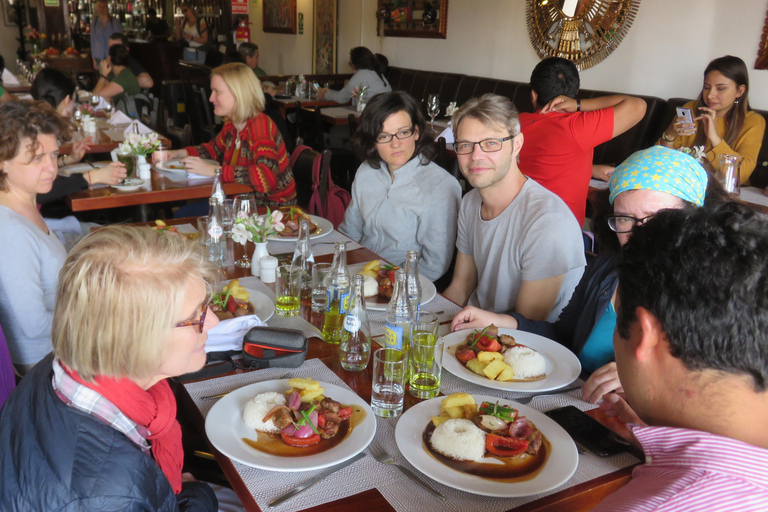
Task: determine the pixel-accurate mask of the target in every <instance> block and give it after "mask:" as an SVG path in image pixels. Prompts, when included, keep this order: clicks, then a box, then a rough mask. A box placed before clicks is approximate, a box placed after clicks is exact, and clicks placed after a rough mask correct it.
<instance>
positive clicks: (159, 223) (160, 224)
mask: <svg viewBox="0 0 768 512" xmlns="http://www.w3.org/2000/svg"><path fill="white" fill-rule="evenodd" d="M155 224H156V225H158V226H160V227H161V228H162V227H165V225H166V224H165V222H163V221H162V220H160V219H157V220H156V221H155Z"/></svg>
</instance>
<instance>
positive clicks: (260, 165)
mask: <svg viewBox="0 0 768 512" xmlns="http://www.w3.org/2000/svg"><path fill="white" fill-rule="evenodd" d="M236 138H237V129H236V128H235V125H234V124H232V123H231V122H228V123H226V124H225V125H224V128H222V129H221V132H219V134H218V135H217V136H216V138H215V139H214V140H212V141H211V142H206V143H205V144H202V145H200V146H191V147H188V148H185V149H186V150H187V154H188V155H189V156H199V157H201V158H209V159H211V160H216V161H217V162H219V163H220V164H222V165H221V177H222V179H223V180H224V182H225V183H232V182H237V183H243V184H246V185H251V186H252V187H253V190H254V195H255V196H256V201H257V202H258V203H259V204H260V205H263V206H269V207H278V206H282V205H287V204H296V182H295V181H294V179H293V172H292V171H291V168H290V167H289V165H288V151H286V149H285V143H284V142H283V137H282V135H280V131H279V130H278V129H277V126H276V125H275V123H274V122H273V121H272V120H271V119H270V118H269V117H268V116H267V115H266V114H264V113H260V114H258V115H257V116H254V117H252V118H250V119H249V120H248V122H247V123H246V124H245V127H244V128H243V129H242V131H241V132H240V153H239V155H237V160H236V161H235V162H233V161H232V159H233V157H234V156H235V153H236V152H237V149H236V146H235V141H236Z"/></svg>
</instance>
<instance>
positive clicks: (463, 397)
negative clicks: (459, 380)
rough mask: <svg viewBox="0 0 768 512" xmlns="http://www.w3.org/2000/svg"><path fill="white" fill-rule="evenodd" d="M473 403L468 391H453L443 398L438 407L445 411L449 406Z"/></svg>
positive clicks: (473, 400)
mask: <svg viewBox="0 0 768 512" xmlns="http://www.w3.org/2000/svg"><path fill="white" fill-rule="evenodd" d="M473 403H475V399H474V398H472V395H470V394H469V393H453V394H450V395H448V396H447V397H445V398H443V401H442V402H441V403H440V409H442V410H443V411H447V409H448V408H449V407H461V406H462V405H466V404H473Z"/></svg>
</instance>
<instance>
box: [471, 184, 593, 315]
mask: <svg viewBox="0 0 768 512" xmlns="http://www.w3.org/2000/svg"><path fill="white" fill-rule="evenodd" d="M481 205H482V198H481V197H480V193H479V192H478V191H477V189H475V190H472V191H470V192H469V193H468V194H467V195H466V196H464V199H463V200H462V201H461V209H460V211H459V229H458V237H457V239H456V247H457V248H458V249H459V251H460V252H462V253H464V254H467V255H469V256H472V258H473V259H474V261H475V265H476V267H477V288H476V289H475V290H474V292H472V295H471V296H470V297H469V302H468V304H470V305H472V306H477V307H479V308H482V309H485V310H489V311H494V312H496V313H509V312H512V311H514V309H515V304H516V302H517V294H518V293H519V291H520V285H521V283H522V282H523V281H537V280H539V279H546V278H549V277H555V276H559V275H562V274H565V278H564V280H563V285H562V287H561V288H560V294H559V295H558V297H557V300H556V301H555V307H554V308H553V309H552V313H551V314H550V315H549V318H548V319H547V320H548V321H550V322H554V321H555V320H557V318H558V316H559V315H560V311H561V310H562V309H563V308H564V307H565V305H566V304H568V301H569V300H570V299H571V295H572V294H573V290H574V289H575V288H576V285H577V284H578V282H579V280H580V279H581V276H582V274H583V273H584V267H585V266H586V260H585V259H584V242H583V240H582V235H581V229H580V228H579V225H578V223H577V222H576V218H575V217H574V216H573V214H572V213H571V211H570V210H569V209H568V207H567V206H566V204H565V203H564V202H563V200H562V199H560V198H559V197H557V196H556V195H555V194H553V193H552V192H550V191H549V190H547V189H545V188H544V187H542V186H541V185H539V184H538V183H536V182H535V181H533V180H531V179H528V180H527V181H526V182H525V184H524V185H523V187H522V189H521V190H520V193H519V194H518V195H517V197H516V198H515V200H514V201H512V203H511V204H510V205H509V206H507V208H506V209H505V210H504V211H503V212H502V213H501V215H499V216H498V217H496V218H495V219H491V220H483V219H482V218H481V217H480V207H481Z"/></svg>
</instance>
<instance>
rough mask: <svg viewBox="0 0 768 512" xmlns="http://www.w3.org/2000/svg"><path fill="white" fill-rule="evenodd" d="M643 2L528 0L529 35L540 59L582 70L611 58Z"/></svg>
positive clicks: (616, 0)
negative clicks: (557, 59)
mask: <svg viewBox="0 0 768 512" xmlns="http://www.w3.org/2000/svg"><path fill="white" fill-rule="evenodd" d="M639 8H640V0H528V6H527V12H526V15H527V18H528V34H529V35H530V37H531V43H532V44H533V47H534V48H535V49H536V51H537V52H538V54H539V56H540V57H541V58H544V57H563V58H566V59H568V60H570V61H572V62H573V63H574V64H576V66H577V67H578V68H579V69H581V70H583V69H587V68H591V67H592V66H594V65H596V64H598V63H599V62H600V61H602V60H603V59H605V58H606V57H608V55H610V54H611V52H612V51H613V50H615V49H616V48H617V47H618V46H619V43H621V40H622V39H623V38H624V36H626V35H627V32H629V28H630V27H631V26H632V22H633V21H634V20H635V16H636V15H637V10H638V9H639Z"/></svg>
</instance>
